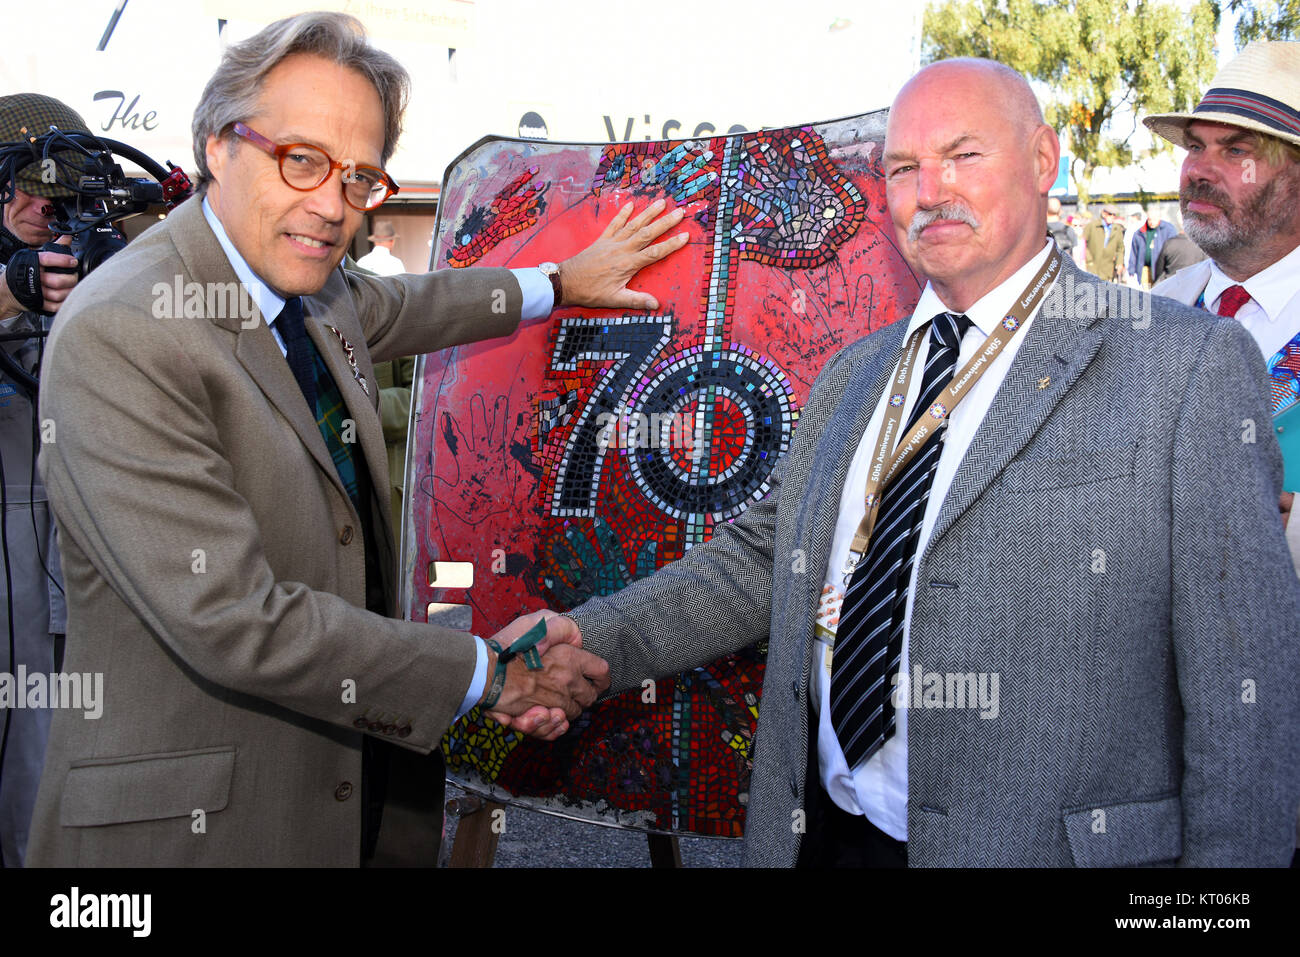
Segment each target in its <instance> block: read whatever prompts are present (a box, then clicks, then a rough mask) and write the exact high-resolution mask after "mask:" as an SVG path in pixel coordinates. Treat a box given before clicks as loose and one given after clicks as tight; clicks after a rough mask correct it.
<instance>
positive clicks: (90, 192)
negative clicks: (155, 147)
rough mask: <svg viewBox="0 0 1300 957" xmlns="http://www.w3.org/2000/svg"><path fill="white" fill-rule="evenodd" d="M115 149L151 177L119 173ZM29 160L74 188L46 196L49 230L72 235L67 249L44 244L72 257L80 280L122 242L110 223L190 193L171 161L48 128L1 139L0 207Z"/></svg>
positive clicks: (171, 204) (45, 175)
mask: <svg viewBox="0 0 1300 957" xmlns="http://www.w3.org/2000/svg"><path fill="white" fill-rule="evenodd" d="M23 132H24V133H26V132H27V131H26V130H25V129H24V131H23ZM114 154H116V155H118V156H122V157H124V158H126V159H128V160H131V161H132V162H134V163H136V164H137V165H138V166H139V167H140V168H141V169H143V170H144V171H145V172H146V173H148V174H149V175H150V176H152V177H153V180H148V179H143V178H134V177H128V176H126V175H125V174H124V173H123V172H122V167H121V166H120V165H119V164H118V163H116V162H115V161H114V159H113V156H114ZM33 163H36V164H39V165H40V167H41V177H42V180H43V181H44V182H49V183H55V184H57V185H59V186H61V187H63V189H64V190H66V191H68V192H70V193H72V194H73V195H72V197H71V198H69V199H61V200H50V201H49V202H50V204H51V205H52V206H53V207H54V211H55V213H56V216H55V220H54V222H53V223H51V224H50V231H51V232H52V233H54V234H55V235H56V236H71V237H72V245H71V247H70V248H69V247H68V246H64V245H60V244H57V243H54V242H52V241H51V242H49V243H47V244H46V245H45V247H44V249H45V250H46V251H49V252H57V253H64V254H68V255H72V256H75V257H77V260H78V266H77V273H78V275H79V277H80V278H85V276H86V274H87V273H89V272H90V271H91V270H93V269H96V268H97V267H99V266H100V265H101V264H102V263H103V262H104V260H106V259H108V258H109V257H110V256H112V255H113V254H114V253H116V252H117V251H118V250H120V249H121V248H122V247H123V246H125V245H126V237H125V236H124V235H122V232H121V230H119V229H118V228H117V227H116V226H115V225H114V224H115V223H118V222H121V221H122V220H124V219H127V218H128V217H131V216H135V215H138V214H139V213H142V212H144V211H145V210H146V209H148V208H149V206H150V205H154V204H164V205H166V207H167V208H168V209H169V210H170V209H173V208H175V207H176V206H177V205H178V204H179V203H181V202H182V201H184V200H185V199H187V198H188V197H189V195H190V194H191V193H192V192H193V188H192V186H191V185H190V180H189V177H188V176H186V175H185V171H184V170H182V169H181V168H180V167H178V166H174V165H173V164H171V163H168V164H167V167H168V168H167V169H163V167H161V166H159V165H158V164H157V163H155V162H154V161H153V160H152V159H150V158H149V157H148V156H146V155H145V154H144V153H142V152H140V151H139V150H137V149H135V148H134V147H132V146H128V145H127V144H125V143H120V142H118V141H117V140H110V139H104V138H101V137H98V136H93V135H91V134H89V133H65V132H64V131H62V130H60V129H58V128H56V127H50V131H49V132H48V133H45V134H43V135H40V136H29V137H28V138H27V139H26V140H20V141H18V142H16V143H0V206H4V205H5V204H6V203H8V202H10V201H11V200H12V199H13V198H14V193H13V190H14V186H15V184H16V182H17V178H16V177H17V174H18V173H19V172H20V171H22V170H23V169H25V168H26V167H28V166H30V165H32V164H33ZM15 251H16V250H14V249H4V250H0V262H7V261H8V259H9V257H10V256H11V255H12V254H13V252H15ZM69 271H71V270H69Z"/></svg>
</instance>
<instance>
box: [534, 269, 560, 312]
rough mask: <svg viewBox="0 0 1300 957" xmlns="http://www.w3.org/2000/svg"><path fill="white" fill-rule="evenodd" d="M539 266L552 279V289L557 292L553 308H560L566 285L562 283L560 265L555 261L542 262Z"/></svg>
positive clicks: (543, 273) (544, 274)
mask: <svg viewBox="0 0 1300 957" xmlns="http://www.w3.org/2000/svg"><path fill="white" fill-rule="evenodd" d="M537 268H538V269H540V270H541V271H542V275H543V276H545V277H546V278H547V279H549V280H550V281H551V290H552V291H553V292H554V293H555V303H554V304H553V305H552V306H551V308H552V309H559V308H560V303H561V302H563V301H564V287H563V286H561V285H560V267H559V266H558V265H556V264H555V263H542V264H541V265H539V266H538V267H537Z"/></svg>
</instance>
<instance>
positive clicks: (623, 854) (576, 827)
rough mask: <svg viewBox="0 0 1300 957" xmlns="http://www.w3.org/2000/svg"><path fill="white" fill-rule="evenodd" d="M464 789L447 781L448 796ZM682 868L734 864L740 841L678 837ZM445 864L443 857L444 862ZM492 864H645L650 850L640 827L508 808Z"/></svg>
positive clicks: (451, 829) (450, 821)
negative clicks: (630, 828) (632, 828)
mask: <svg viewBox="0 0 1300 957" xmlns="http://www.w3.org/2000/svg"><path fill="white" fill-rule="evenodd" d="M463 794H464V792H463V791H461V790H460V789H459V788H457V787H455V786H454V785H452V784H448V785H447V798H448V800H450V799H451V798H454V797H458V796H461V795H463ZM456 823H457V822H456V820H455V819H454V818H453V817H452V816H451V815H448V817H447V839H446V841H444V843H443V849H444V852H443V856H444V859H445V858H446V856H447V855H448V854H449V853H450V848H451V845H452V842H453V841H454V840H455V838H456ZM679 842H680V845H681V852H682V864H683V865H684V866H686V867H738V866H739V865H740V841H731V840H717V839H711V838H702V837H696V838H679ZM444 863H445V861H444ZM496 866H497V867H649V866H650V850H649V845H648V844H647V842H646V836H645V835H644V834H642V833H640V832H639V831H627V830H621V829H617V828H610V827H600V826H598V825H595V824H584V823H580V822H578V821H570V820H567V819H565V818H560V817H555V816H554V815H551V814H541V813H538V812H536V811H525V810H523V809H521V808H516V807H507V808H506V817H505V830H504V831H502V833H501V836H500V839H499V841H498V843H497V856H496Z"/></svg>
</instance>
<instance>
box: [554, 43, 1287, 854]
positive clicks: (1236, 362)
mask: <svg viewBox="0 0 1300 957" xmlns="http://www.w3.org/2000/svg"><path fill="white" fill-rule="evenodd" d="M1059 156H1060V146H1059V143H1058V140H1057V136H1056V133H1055V132H1054V131H1053V130H1052V129H1051V128H1050V127H1049V126H1047V125H1045V124H1044V122H1043V118H1042V113H1041V111H1040V109H1039V106H1038V104H1037V102H1036V100H1035V99H1034V95H1033V93H1032V91H1031V90H1030V88H1029V85H1028V84H1027V83H1026V81H1025V79H1024V78H1023V77H1022V76H1020V74H1018V73H1016V72H1015V71H1014V70H1011V69H1010V68H1008V67H1006V66H1003V65H1001V64H998V63H994V62H991V61H987V60H951V61H942V62H939V63H935V64H932V65H930V66H928V67H926V68H925V69H924V70H922V71H921V72H920V73H918V74H917V75H916V76H915V77H913V78H912V79H911V80H910V81H909V82H908V83H907V84H906V86H904V88H903V90H902V91H901V92H900V93H899V95H898V98H897V99H896V100H895V101H894V104H893V107H892V108H891V110H890V115H889V125H888V129H887V132H886V137H885V149H884V157H883V169H884V176H885V182H886V188H887V197H888V203H889V210H890V215H891V217H892V219H893V223H894V232H895V236H896V241H897V242H898V244H899V246H900V248H901V249H902V250H903V251H904V254H905V256H906V257H907V260H908V262H909V264H910V265H911V266H912V268H913V269H914V270H916V271H917V272H918V273H919V274H921V275H922V276H924V277H925V278H926V279H927V280H928V282H927V284H926V287H925V289H924V290H923V292H922V294H921V298H920V301H919V302H918V304H917V306H916V309H915V311H914V312H913V313H912V315H911V316H904V317H900V319H899V321H898V322H895V323H894V324H892V325H891V326H888V327H887V328H885V329H882V330H880V331H878V332H876V333H873V334H872V335H870V336H867V337H866V338H864V339H862V340H860V341H858V342H857V343H854V344H853V345H851V346H849V347H848V348H847V349H845V350H844V351H842V352H841V353H839V354H838V355H837V356H836V357H835V358H834V359H832V360H831V362H830V363H829V364H828V365H827V367H826V369H825V370H824V371H823V373H822V374H821V376H819V378H818V380H817V383H816V384H815V385H814V387H813V389H812V392H811V394H810V396H809V398H808V401H807V403H806V404H805V405H804V407H803V409H802V410H801V412H800V419H799V427H798V429H797V431H796V432H795V435H794V439H793V442H792V446H791V449H790V451H789V453H788V454H787V455H786V457H785V458H784V459H783V460H782V461H781V463H780V464H779V465H778V467H777V469H776V470H775V471H774V473H773V478H772V491H771V493H770V494H769V495H768V496H767V498H765V499H764V500H763V501H761V502H759V503H757V504H755V505H754V506H753V507H751V508H750V509H749V510H748V511H747V512H745V513H744V514H743V515H742V516H740V517H739V518H737V519H736V520H735V521H733V522H729V523H722V522H719V524H718V526H717V528H716V532H715V535H714V537H713V538H712V539H711V540H710V541H709V542H708V543H706V544H704V545H700V546H697V547H695V548H692V549H691V550H690V551H689V552H688V553H687V554H686V556H685V557H684V558H682V559H681V560H680V561H678V562H675V563H673V564H671V565H668V566H666V567H665V568H663V569H660V570H659V571H658V572H657V573H656V574H655V575H653V576H651V577H649V578H646V579H643V580H641V581H639V582H636V583H634V584H632V585H631V586H629V587H628V588H626V589H624V590H622V591H620V592H617V593H616V594H613V595H610V596H607V597H601V598H595V599H592V600H591V601H589V602H587V603H586V604H584V605H582V606H581V607H579V608H577V609H575V610H574V611H573V612H572V613H571V617H572V619H573V620H574V621H575V622H576V623H577V624H578V626H579V628H580V629H581V632H582V637H583V646H584V647H585V648H587V649H588V650H591V651H593V652H595V653H597V654H599V655H601V656H602V657H604V658H606V659H607V660H608V661H609V663H610V675H611V681H612V687H613V688H614V689H615V690H619V689H626V688H632V687H637V686H639V685H640V683H641V682H642V681H643V680H644V679H646V678H652V677H655V676H660V675H666V674H672V673H675V672H677V671H680V670H682V669H685V668H689V667H692V666H696V665H699V664H702V663H704V662H707V661H709V660H712V659H714V658H717V657H718V656H719V655H721V654H724V653H726V652H729V651H734V650H736V649H738V648H741V647H744V646H745V645H747V644H750V643H752V642H754V641H757V640H759V639H764V638H766V639H767V640H768V642H769V652H768V659H767V668H766V672H765V676H764V685H763V699H762V705H761V717H760V720H759V725H758V735H757V740H756V741H755V756H754V762H753V773H752V778H751V781H750V790H749V801H748V818H747V823H746V832H745V854H744V857H745V862H746V863H747V864H749V865H767V866H791V865H795V864H796V863H799V864H803V865H808V866H845V865H866V866H895V867H899V866H999V865H1001V866H1007V865H1011V866H1044V865H1046V866H1071V865H1074V866H1081V867H1103V866H1127V865H1138V864H1152V863H1175V862H1176V863H1178V864H1181V865H1186V866H1196V865H1200V866H1206V865H1225V864H1270V865H1279V864H1283V863H1285V862H1286V861H1288V860H1289V859H1290V843H1291V827H1292V822H1291V815H1292V814H1293V812H1294V806H1295V802H1296V800H1297V795H1298V794H1300V771H1298V770H1297V768H1298V767H1300V764H1298V763H1297V761H1296V760H1295V759H1296V756H1297V736H1296V734H1295V729H1296V727H1297V722H1298V720H1300V704H1298V703H1297V700H1296V696H1295V694H1294V687H1293V686H1294V676H1295V674H1296V669H1297V664H1298V660H1300V648H1297V643H1296V642H1295V640H1294V638H1295V634H1294V632H1295V629H1294V622H1295V620H1296V615H1297V607H1298V605H1300V582H1297V580H1296V579H1295V576H1294V575H1292V574H1291V572H1290V569H1289V568H1283V567H1281V565H1280V563H1279V562H1278V560H1277V559H1278V556H1284V555H1285V549H1286V545H1285V542H1284V541H1283V536H1282V530H1281V528H1280V527H1278V523H1277V521H1276V518H1275V511H1276V501H1277V494H1278V485H1279V481H1280V477H1281V467H1280V466H1281V460H1280V455H1279V453H1278V449H1277V447H1276V444H1275V442H1274V440H1273V439H1272V437H1271V435H1270V434H1268V433H1267V431H1265V432H1264V433H1263V434H1262V435H1261V437H1260V439H1259V440H1258V441H1255V442H1243V441H1242V435H1241V423H1242V420H1243V419H1248V418H1251V417H1254V418H1262V417H1263V416H1265V414H1266V411H1265V404H1264V399H1263V396H1262V394H1261V390H1260V389H1259V387H1258V378H1259V377H1260V376H1261V375H1262V373H1263V364H1262V362H1261V360H1260V357H1259V353H1258V350H1257V349H1256V348H1255V347H1254V344H1253V343H1252V342H1251V341H1250V339H1249V337H1248V336H1247V335H1246V334H1245V332H1244V331H1243V330H1242V329H1241V327H1240V326H1239V325H1238V324H1236V323H1234V322H1229V321H1225V320H1214V319H1210V320H1208V321H1207V320H1206V319H1205V318H1204V317H1203V316H1202V315H1201V314H1199V313H1196V312H1194V311H1193V310H1190V309H1187V308H1185V307H1183V306H1180V305H1177V304H1175V303H1171V302H1169V301H1167V300H1153V299H1152V298H1151V297H1150V296H1148V295H1146V294H1143V293H1139V292H1136V291H1134V292H1132V293H1130V292H1129V291H1128V290H1123V292H1124V296H1123V297H1122V298H1121V299H1119V300H1118V302H1116V297H1115V296H1114V295H1113V294H1114V293H1116V292H1120V291H1121V290H1118V289H1117V288H1116V287H1114V286H1112V285H1110V284H1108V283H1105V282H1101V281H1099V280H1098V279H1096V278H1095V277H1092V276H1090V275H1088V274H1087V273H1085V272H1083V271H1081V270H1079V269H1078V268H1076V267H1075V266H1074V265H1073V264H1072V263H1071V262H1070V261H1069V259H1068V258H1066V257H1063V256H1061V255H1060V253H1059V252H1058V250H1057V249H1056V246H1055V244H1054V243H1052V242H1051V241H1050V240H1049V239H1048V238H1047V236H1046V234H1045V231H1044V229H1043V223H1044V218H1045V215H1046V206H1047V193H1048V190H1049V189H1050V188H1051V186H1052V183H1053V181H1054V180H1055V178H1056V172H1057V164H1058V160H1059ZM1156 328H1158V329H1159V330H1160V334H1159V335H1156V334H1155V333H1154V332H1153V331H1152V330H1154V329H1156ZM1207 512H1208V519H1207Z"/></svg>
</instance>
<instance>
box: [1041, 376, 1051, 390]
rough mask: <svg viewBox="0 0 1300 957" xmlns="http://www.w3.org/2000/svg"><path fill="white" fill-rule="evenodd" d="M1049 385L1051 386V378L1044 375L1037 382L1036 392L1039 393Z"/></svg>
mask: <svg viewBox="0 0 1300 957" xmlns="http://www.w3.org/2000/svg"><path fill="white" fill-rule="evenodd" d="M1051 384H1052V377H1051V376H1050V375H1045V376H1043V377H1042V378H1041V379H1039V380H1038V390H1039V391H1040V392H1041V391H1042V390H1043V389H1046V388H1047V387H1048V386H1049V385H1051Z"/></svg>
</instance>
